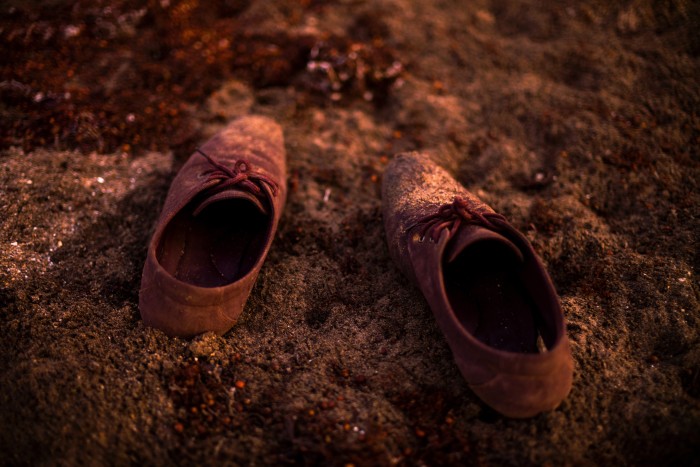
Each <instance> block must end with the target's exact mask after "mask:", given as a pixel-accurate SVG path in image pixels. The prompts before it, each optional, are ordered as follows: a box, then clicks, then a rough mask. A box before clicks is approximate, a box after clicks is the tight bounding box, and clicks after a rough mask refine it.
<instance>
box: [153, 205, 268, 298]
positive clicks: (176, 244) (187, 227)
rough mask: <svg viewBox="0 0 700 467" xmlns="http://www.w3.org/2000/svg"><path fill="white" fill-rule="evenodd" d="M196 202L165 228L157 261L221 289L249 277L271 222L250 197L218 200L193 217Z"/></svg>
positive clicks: (171, 270) (190, 279)
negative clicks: (246, 276) (248, 198)
mask: <svg viewBox="0 0 700 467" xmlns="http://www.w3.org/2000/svg"><path fill="white" fill-rule="evenodd" d="M197 205H198V203H197V201H196V200H195V201H193V202H191V203H190V204H189V205H188V206H187V207H185V209H183V210H181V211H180V212H179V213H178V214H177V215H176V216H175V217H174V218H173V220H172V221H170V223H169V224H168V225H167V226H166V228H165V230H164V232H163V235H162V237H161V239H160V242H159V244H158V245H157V247H156V257H157V259H158V262H159V263H160V264H161V266H163V268H165V270H166V271H168V272H169V273H170V274H172V275H173V276H174V277H175V278H177V279H178V280H180V281H182V282H186V283H188V284H192V285H196V286H199V287H220V286H223V285H227V284H230V283H232V282H235V281H236V280H238V279H240V278H241V277H243V276H245V275H246V274H247V273H248V272H249V271H250V270H251V268H252V267H253V266H254V265H255V263H256V262H257V260H258V259H259V258H260V255H261V254H262V252H263V250H264V248H265V245H266V243H267V240H268V236H269V232H270V228H271V225H270V224H271V221H270V217H269V216H267V215H265V214H263V213H262V212H261V211H260V208H259V207H258V206H256V205H255V204H254V203H253V202H251V201H249V200H247V199H226V200H221V201H217V202H214V203H212V204H210V205H208V206H207V207H206V208H204V209H203V210H202V211H201V212H199V213H198V214H197V215H194V212H195V209H196V207H197Z"/></svg>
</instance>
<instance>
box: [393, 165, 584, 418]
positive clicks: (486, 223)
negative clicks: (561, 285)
mask: <svg viewBox="0 0 700 467" xmlns="http://www.w3.org/2000/svg"><path fill="white" fill-rule="evenodd" d="M382 198H383V199H382V204H383V214H384V225H385V228H386V233H387V239H388V244H389V251H390V253H391V255H392V257H393V258H394V260H395V261H396V263H397V264H398V265H399V267H400V268H401V270H402V271H403V273H404V274H405V275H406V276H408V277H409V278H410V279H411V280H412V281H413V282H414V283H415V284H416V285H417V286H418V287H419V288H420V289H421V291H422V292H423V295H424V296H425V298H426V299H427V300H428V303H429V305H430V307H431V309H432V310H433V313H434V314H435V317H436V319H437V321H438V324H439V325H440V328H441V329H442V332H443V333H444V334H445V337H446V338H447V342H448V344H449V345H450V348H451V349H452V352H453V354H454V357H455V360H456V362H457V366H458V367H459V369H460V371H461V372H462V375H463V376H464V378H465V379H466V381H467V383H469V386H470V387H471V388H472V390H473V391H474V392H475V393H476V394H477V395H478V396H479V397H480V398H481V399H482V400H483V401H484V402H486V403H487V404H488V405H490V406H491V407H493V408H494V409H496V410H497V411H498V412H500V413H502V414H504V415H506V416H509V417H530V416H533V415H536V414H538V413H539V412H542V411H545V410H551V409H554V408H555V407H557V406H558V405H559V403H560V402H561V401H562V400H563V399H564V398H565V397H566V395H567V394H568V393H569V390H570V389H571V382H572V376H573V361H572V359H571V353H570V350H569V341H568V339H567V337H566V330H565V325H564V317H563V315H562V312H561V306H560V304H559V299H558V297H557V294H556V292H555V290H554V287H553V285H552V282H551V280H550V278H549V275H548V274H547V271H546V270H545V269H544V266H543V265H542V262H541V261H540V259H539V258H538V257H537V254H536V253H535V252H534V250H533V249H532V246H531V245H530V243H529V242H528V241H527V239H526V238H525V237H524V236H523V235H522V234H521V233H520V232H518V231H517V230H516V229H515V228H513V226H511V225H510V224H509V223H508V222H507V221H506V219H505V218H504V217H503V216H502V215H500V214H497V213H495V212H494V211H493V210H492V209H491V208H490V207H488V206H487V205H486V204H484V203H483V202H481V201H480V200H479V199H477V198H476V197H474V195H472V194H471V193H469V192H468V191H467V190H465V189H464V188H463V187H462V186H461V185H460V184H459V183H457V182H456V181H455V180H454V179H453V178H452V177H451V176H450V175H449V174H448V173H447V172H446V171H444V170H443V169H441V168H440V167H438V166H437V165H436V164H435V163H434V162H432V161H431V160H430V159H429V158H428V157H427V156H425V155H421V154H418V153H407V154H401V155H398V156H396V157H395V158H394V160H393V161H392V162H391V164H390V165H389V167H388V168H387V169H386V172H385V174H384V179H383V183H382Z"/></svg>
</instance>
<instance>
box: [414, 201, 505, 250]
mask: <svg viewBox="0 0 700 467" xmlns="http://www.w3.org/2000/svg"><path fill="white" fill-rule="evenodd" d="M462 224H464V225H480V226H482V227H485V228H487V229H489V230H494V231H499V230H504V229H505V228H507V226H509V225H510V224H509V223H508V220H507V219H506V218H505V217H504V216H502V215H501V214H498V213H495V212H491V211H487V210H486V209H485V208H483V207H478V206H475V205H474V204H473V203H469V202H468V201H467V200H466V199H464V198H462V197H461V196H455V199H454V201H453V202H452V203H450V204H445V205H444V206H442V207H440V209H438V211H437V212H436V213H434V214H429V215H427V216H425V217H422V218H420V219H419V220H418V221H416V222H414V223H413V224H411V225H410V226H409V227H408V229H407V230H411V229H413V228H414V227H419V226H420V230H419V231H418V233H419V235H420V239H421V241H423V240H424V239H425V237H426V235H427V236H428V238H429V239H430V240H432V241H434V242H437V240H438V239H439V238H440V234H441V233H442V231H443V230H445V229H447V230H448V232H449V234H450V235H451V234H452V233H454V232H456V231H457V229H459V227H460V225H462Z"/></svg>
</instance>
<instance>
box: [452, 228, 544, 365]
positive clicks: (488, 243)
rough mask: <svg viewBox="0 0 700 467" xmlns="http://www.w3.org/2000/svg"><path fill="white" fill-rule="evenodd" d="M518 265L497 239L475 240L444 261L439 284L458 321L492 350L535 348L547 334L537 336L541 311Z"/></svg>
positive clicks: (538, 347)
mask: <svg viewBox="0 0 700 467" xmlns="http://www.w3.org/2000/svg"><path fill="white" fill-rule="evenodd" d="M524 269H525V268H524V265H523V262H521V261H520V259H519V258H518V257H517V256H516V255H515V253H514V252H513V251H512V250H510V249H509V248H508V247H507V246H505V245H504V244H502V243H501V242H499V241H497V240H482V241H477V242H475V243H474V244H472V245H470V246H469V247H467V248H466V249H465V250H464V251H463V252H461V253H460V254H459V256H458V257H457V258H455V260H454V261H452V262H450V263H447V264H445V265H444V267H443V274H444V281H445V289H446V292H447V297H448V299H449V301H450V305H451V306H452V309H453V311H454V313H455V315H456V316H457V318H458V319H459V321H460V323H461V324H462V326H464V327H465V329H466V330H467V331H468V332H469V333H471V334H472V335H473V336H474V337H476V338H477V339H478V340H480V341H481V342H483V343H484V344H486V345H488V346H490V347H493V348H496V349H498V350H504V351H508V352H517V353H539V352H540V351H541V350H542V348H544V347H545V345H546V344H548V342H546V341H547V340H549V339H545V340H544V341H543V340H542V336H540V332H539V327H540V323H541V312H540V310H538V307H537V305H536V303H535V300H534V299H533V296H532V295H531V294H530V293H529V292H528V287H527V285H526V282H525V281H524V280H523V274H524V273H525V271H524ZM528 282H531V281H528ZM538 341H539V345H538Z"/></svg>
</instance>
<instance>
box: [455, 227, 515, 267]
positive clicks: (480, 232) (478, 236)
mask: <svg viewBox="0 0 700 467" xmlns="http://www.w3.org/2000/svg"><path fill="white" fill-rule="evenodd" d="M483 240H489V241H497V242H499V243H501V244H502V245H503V246H504V247H506V248H508V249H509V250H511V251H512V252H513V253H515V256H516V257H517V258H518V259H519V260H520V261H521V262H523V261H525V258H524V257H523V253H522V252H521V251H520V249H519V248H518V247H517V246H515V245H514V244H513V242H511V241H510V240H508V239H507V238H506V237H504V236H503V235H501V234H499V233H496V232H494V231H493V230H489V229H486V228H484V227H481V226H478V225H469V226H466V227H463V228H461V229H459V230H458V232H457V235H456V236H455V237H454V238H453V239H452V240H451V241H450V242H449V245H448V246H447V250H446V251H445V255H446V256H445V258H447V262H448V263H451V262H452V261H454V260H455V259H456V258H457V257H458V256H459V254H460V253H462V252H463V251H464V250H465V249H466V248H467V247H469V246H470V245H472V244H474V243H476V242H479V241H483Z"/></svg>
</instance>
